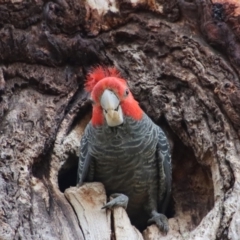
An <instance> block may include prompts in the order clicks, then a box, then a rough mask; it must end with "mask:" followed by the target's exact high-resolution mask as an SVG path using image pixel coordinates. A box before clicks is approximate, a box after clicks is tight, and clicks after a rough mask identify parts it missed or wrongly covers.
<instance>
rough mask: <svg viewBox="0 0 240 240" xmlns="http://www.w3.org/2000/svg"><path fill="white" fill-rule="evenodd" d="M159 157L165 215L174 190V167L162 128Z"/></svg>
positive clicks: (160, 193)
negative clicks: (172, 185)
mask: <svg viewBox="0 0 240 240" xmlns="http://www.w3.org/2000/svg"><path fill="white" fill-rule="evenodd" d="M157 156H158V166H159V200H160V210H161V212H162V213H165V211H166V210H167V207H168V203H169V199H170V195H171V190H172V188H171V184H172V165H171V154H170V147H169V143H168V139H167V137H166V135H165V133H164V132H163V131H162V129H161V128H160V127H159V134H158V144H157Z"/></svg>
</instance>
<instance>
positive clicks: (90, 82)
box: [85, 66, 143, 125]
mask: <svg viewBox="0 0 240 240" xmlns="http://www.w3.org/2000/svg"><path fill="white" fill-rule="evenodd" d="M85 89H86V91H88V92H90V93H91V98H92V100H93V101H94V105H93V115H92V124H93V125H102V124H103V122H104V116H103V113H102V111H103V109H102V107H101V105H100V98H101V96H102V94H103V92H104V90H106V89H109V90H111V91H113V92H114V93H115V95H116V96H117V97H118V99H119V101H120V105H121V107H122V110H123V113H124V115H125V116H130V117H132V118H133V119H135V120H140V119H141V118H142V115H143V111H142V109H141V108H140V107H139V105H138V102H137V101H136V100H135V99H134V98H133V96H132V94H131V92H130V91H129V89H128V85H127V82H126V81H125V80H124V79H122V78H121V76H120V73H119V72H118V70H117V69H116V68H114V67H108V68H107V67H102V66H98V67H96V68H95V69H93V70H92V71H91V72H90V73H89V74H88V76H87V79H86V83H85Z"/></svg>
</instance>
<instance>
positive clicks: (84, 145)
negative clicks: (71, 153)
mask: <svg viewBox="0 0 240 240" xmlns="http://www.w3.org/2000/svg"><path fill="white" fill-rule="evenodd" d="M87 135H88V126H87V128H86V129H85V132H84V134H83V136H82V139H81V142H80V144H81V145H80V156H79V162H78V173H77V185H78V186H81V185H82V184H83V182H84V181H85V180H86V178H87V174H88V172H89V166H90V163H91V162H92V161H93V157H92V156H91V155H90V154H89V151H88V144H89V143H88V137H87Z"/></svg>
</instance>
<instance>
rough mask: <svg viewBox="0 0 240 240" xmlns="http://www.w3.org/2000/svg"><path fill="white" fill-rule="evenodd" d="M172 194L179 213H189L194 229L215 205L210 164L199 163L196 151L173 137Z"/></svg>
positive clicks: (190, 227)
mask: <svg viewBox="0 0 240 240" xmlns="http://www.w3.org/2000/svg"><path fill="white" fill-rule="evenodd" d="M172 161H173V175H172V176H173V183H172V197H173V199H174V205H175V211H176V215H179V213H181V215H189V216H190V218H191V225H189V230H192V229H194V228H195V227H196V226H197V225H198V224H200V222H201V220H202V219H203V218H204V217H205V216H206V215H207V214H208V212H209V211H210V210H211V209H212V208H213V206H214V188H213V181H212V175H211V169H210V167H208V166H206V165H202V164H200V163H198V162H197V159H196V157H195V155H194V152H193V150H192V149H191V148H190V147H187V146H185V145H184V144H183V143H182V142H181V141H180V140H179V138H178V137H176V136H175V138H174V150H173V153H172Z"/></svg>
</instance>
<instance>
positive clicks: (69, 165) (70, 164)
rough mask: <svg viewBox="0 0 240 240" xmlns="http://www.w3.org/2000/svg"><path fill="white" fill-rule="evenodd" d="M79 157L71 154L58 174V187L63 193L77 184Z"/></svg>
mask: <svg viewBox="0 0 240 240" xmlns="http://www.w3.org/2000/svg"><path fill="white" fill-rule="evenodd" d="M77 169H78V156H76V155H74V154H71V155H69V157H68V159H66V161H65V163H64V164H63V166H62V167H61V169H60V171H59V173H58V186H59V189H60V191H61V192H64V191H65V189H67V188H69V187H74V186H76V184H77Z"/></svg>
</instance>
